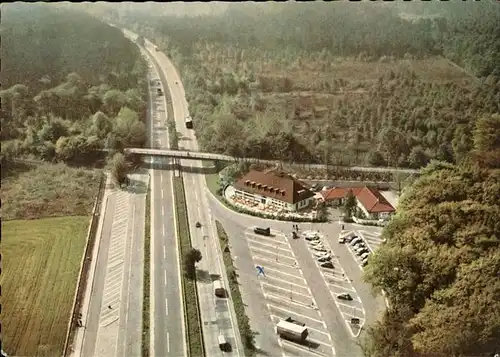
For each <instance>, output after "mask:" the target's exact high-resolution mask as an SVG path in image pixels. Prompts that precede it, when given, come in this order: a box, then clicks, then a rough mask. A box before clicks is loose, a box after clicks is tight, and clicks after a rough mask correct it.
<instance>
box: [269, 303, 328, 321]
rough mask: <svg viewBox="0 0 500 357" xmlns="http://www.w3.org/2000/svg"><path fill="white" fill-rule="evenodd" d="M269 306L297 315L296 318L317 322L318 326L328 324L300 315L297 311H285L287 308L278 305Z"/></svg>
mask: <svg viewBox="0 0 500 357" xmlns="http://www.w3.org/2000/svg"><path fill="white" fill-rule="evenodd" d="M267 306H268V307H270V308H271V309H277V310H281V311H284V312H286V313H287V314H291V315H296V316H299V317H301V318H303V319H308V320H311V321H314V322H316V323H318V324H322V325H323V326H324V325H326V323H325V322H324V321H321V320H318V319H315V318H314V317H310V316H306V315H302V314H299V313H297V312H295V311H291V310H288V309H285V308H283V307H280V306H276V305H272V304H267Z"/></svg>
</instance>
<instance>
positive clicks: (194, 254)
mask: <svg viewBox="0 0 500 357" xmlns="http://www.w3.org/2000/svg"><path fill="white" fill-rule="evenodd" d="M201 259H202V255H201V252H200V251H199V250H198V249H195V248H191V249H189V250H188V251H187V252H186V253H185V255H184V273H185V274H186V276H187V277H188V278H189V279H195V278H196V263H198V262H199V261H200V260H201Z"/></svg>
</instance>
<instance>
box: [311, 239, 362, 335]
mask: <svg viewBox="0 0 500 357" xmlns="http://www.w3.org/2000/svg"><path fill="white" fill-rule="evenodd" d="M308 234H309V235H317V236H318V237H319V239H317V240H314V241H313V242H316V241H320V242H321V243H322V245H323V247H324V249H323V251H320V250H317V249H314V244H313V243H311V241H308V242H307V247H308V248H309V251H310V252H311V254H312V255H313V256H314V258H315V259H314V261H315V262H316V265H317V267H318V269H319V270H320V272H321V276H322V277H323V280H324V281H325V283H326V285H327V286H328V290H329V291H330V294H331V295H332V298H333V301H334V302H335V305H336V306H337V308H338V310H339V312H340V313H341V315H342V318H343V320H344V321H345V323H346V326H347V328H348V330H349V331H350V333H351V335H352V336H353V337H358V336H359V334H360V333H361V329H362V327H363V325H364V323H365V320H366V314H365V309H364V308H363V303H362V301H361V298H360V297H359V295H358V293H357V292H356V289H355V288H354V286H353V284H352V282H351V280H350V279H349V278H348V277H347V275H346V273H345V271H344V269H343V268H342V266H341V265H340V261H339V260H338V259H337V257H336V255H335V252H334V251H333V250H332V248H331V246H330V244H329V243H328V241H327V240H326V239H324V237H323V236H322V235H321V233H318V232H312V231H304V232H303V233H302V235H303V236H306V235H308ZM326 252H328V253H330V256H331V260H330V261H331V263H332V264H333V268H326V267H321V263H320V262H318V259H317V256H318V255H320V254H324V253H326ZM343 293H347V294H349V295H350V296H351V297H352V300H351V301H349V300H341V299H339V298H337V296H338V295H339V294H343ZM352 318H357V319H359V323H358V324H353V323H351V319H352Z"/></svg>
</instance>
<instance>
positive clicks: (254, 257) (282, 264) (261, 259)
mask: <svg viewBox="0 0 500 357" xmlns="http://www.w3.org/2000/svg"><path fill="white" fill-rule="evenodd" d="M253 260H258V261H264V262H266V263H270V264H277V265H281V266H284V267H287V268H297V267H296V266H295V265H293V264H285V263H283V262H280V261H276V259H274V260H272V259H271V258H267V257H263V256H257V255H254V256H253ZM266 269H267V268H266Z"/></svg>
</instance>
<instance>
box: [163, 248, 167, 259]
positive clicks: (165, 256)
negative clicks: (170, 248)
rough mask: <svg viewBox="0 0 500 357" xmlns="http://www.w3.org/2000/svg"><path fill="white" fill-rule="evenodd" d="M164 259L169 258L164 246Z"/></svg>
mask: <svg viewBox="0 0 500 357" xmlns="http://www.w3.org/2000/svg"><path fill="white" fill-rule="evenodd" d="M163 259H167V249H166V248H165V246H163Z"/></svg>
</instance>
